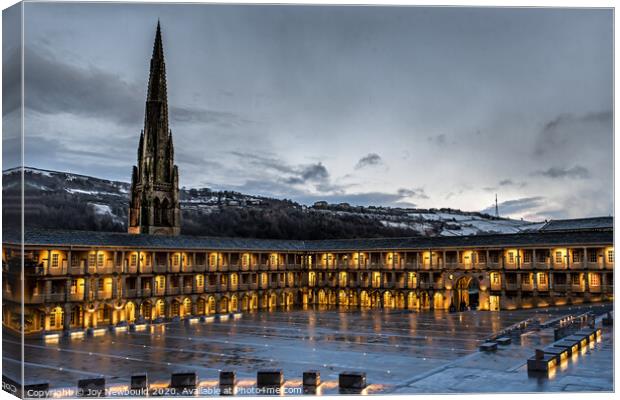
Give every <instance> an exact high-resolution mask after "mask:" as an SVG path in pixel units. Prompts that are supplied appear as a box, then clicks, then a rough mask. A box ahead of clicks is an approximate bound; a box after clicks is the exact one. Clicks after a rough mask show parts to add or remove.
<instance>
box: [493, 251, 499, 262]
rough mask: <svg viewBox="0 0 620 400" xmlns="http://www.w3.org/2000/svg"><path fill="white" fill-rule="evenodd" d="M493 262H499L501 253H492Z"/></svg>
mask: <svg viewBox="0 0 620 400" xmlns="http://www.w3.org/2000/svg"><path fill="white" fill-rule="evenodd" d="M491 262H492V263H498V262H499V254H497V253H491Z"/></svg>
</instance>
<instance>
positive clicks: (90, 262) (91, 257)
mask: <svg viewBox="0 0 620 400" xmlns="http://www.w3.org/2000/svg"><path fill="white" fill-rule="evenodd" d="M96 261H97V260H96V258H95V254H94V253H92V254H89V255H88V266H89V267H94V266H95V262H96Z"/></svg>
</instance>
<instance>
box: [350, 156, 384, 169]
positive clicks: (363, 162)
mask: <svg viewBox="0 0 620 400" xmlns="http://www.w3.org/2000/svg"><path fill="white" fill-rule="evenodd" d="M382 162H383V160H382V159H381V156H380V155H379V154H377V153H369V154H367V155H365V156H364V157H362V158H360V160H359V161H358V162H357V164H356V165H355V169H360V168H364V167H369V166H373V165H379V164H381V163H382Z"/></svg>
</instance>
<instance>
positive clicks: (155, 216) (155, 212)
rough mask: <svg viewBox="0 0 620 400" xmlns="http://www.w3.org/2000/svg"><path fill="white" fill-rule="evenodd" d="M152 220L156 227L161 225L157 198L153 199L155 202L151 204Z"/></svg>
mask: <svg viewBox="0 0 620 400" xmlns="http://www.w3.org/2000/svg"><path fill="white" fill-rule="evenodd" d="M153 219H154V221H153V223H154V224H155V225H156V226H158V225H161V206H160V204H159V199H158V198H155V201H154V202H153Z"/></svg>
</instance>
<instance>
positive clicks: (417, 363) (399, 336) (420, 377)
mask: <svg viewBox="0 0 620 400" xmlns="http://www.w3.org/2000/svg"><path fill="white" fill-rule="evenodd" d="M590 307H594V308H600V307H607V308H609V307H610V305H604V306H600V305H599V306H597V305H594V306H580V307H575V306H573V307H561V308H548V309H530V310H515V311H502V312H488V311H475V312H474V311H470V312H463V313H447V312H412V311H408V310H367V311H360V310H358V309H356V310H350V311H346V310H338V309H323V310H319V309H309V310H289V311H271V312H268V311H261V312H257V313H250V314H244V315H243V316H242V317H241V318H239V319H229V320H227V321H213V322H210V323H196V324H187V323H184V322H171V323H166V324H162V325H159V326H153V327H151V329H150V330H147V331H144V332H122V333H116V334H115V333H112V332H106V334H105V335H103V336H100V337H85V338H83V339H70V338H68V337H62V338H61V339H60V340H59V341H58V342H56V343H45V342H44V341H43V340H42V339H26V341H25V349H24V355H25V363H24V368H25V375H26V383H27V384H34V383H42V382H47V383H49V384H50V388H51V389H59V388H67V389H70V390H73V389H74V388H75V386H76V383H77V381H78V380H79V379H83V378H88V377H98V376H104V377H105V378H106V385H107V386H108V387H110V388H117V389H119V392H122V389H123V388H125V387H127V385H128V383H129V378H130V376H131V375H133V374H136V373H140V372H147V373H148V375H149V381H150V382H151V383H155V384H156V385H157V384H159V385H161V386H163V385H165V384H166V382H169V379H170V374H171V373H172V372H186V371H193V372H196V374H197V375H198V379H199V381H200V386H201V387H203V388H215V387H217V384H218V373H219V371H220V370H235V371H236V372H237V376H238V379H239V380H240V386H241V387H243V386H247V387H251V386H252V385H254V383H255V379H256V371H257V370H259V369H276V368H277V369H282V371H283V372H284V377H285V380H286V384H285V386H286V387H291V388H293V387H301V377H302V373H303V371H307V370H319V371H320V373H321V380H322V381H323V382H325V384H324V385H323V386H322V393H326V394H331V393H337V380H338V374H339V373H340V372H343V371H364V372H366V374H367V379H368V382H369V384H370V387H369V389H368V391H367V392H368V393H380V392H381V393H395V394H396V393H398V394H414V393H453V392H460V393H463V392H536V391H564V390H566V391H577V390H587V391H611V390H613V332H612V329H611V328H606V329H604V331H603V340H602V341H601V342H599V343H598V344H597V345H596V346H595V347H593V348H591V349H589V350H588V351H587V353H586V354H584V355H582V356H580V357H578V358H576V359H572V360H569V361H568V362H567V363H564V364H563V365H561V366H560V367H559V368H557V370H556V372H555V374H554V375H552V376H551V377H546V378H540V377H528V374H527V370H526V367H525V364H526V360H527V358H529V357H531V356H532V355H533V353H534V349H535V348H537V347H540V346H544V345H546V344H548V343H551V342H552V341H553V333H552V331H551V330H550V329H546V330H541V331H539V332H532V333H529V334H527V335H524V336H522V339H521V341H520V343H514V342H513V344H511V345H509V346H504V347H500V349H499V350H498V351H497V352H496V353H493V354H487V353H481V352H479V351H478V346H479V344H480V343H481V342H483V341H484V339H485V338H486V337H488V336H489V335H491V334H493V333H495V332H498V331H500V330H501V329H503V328H506V327H508V326H510V325H513V324H515V323H518V322H520V321H523V320H525V319H527V318H530V317H535V318H539V319H540V320H542V321H543V322H544V321H545V320H547V319H550V318H554V317H557V316H560V315H566V314H569V313H573V314H576V313H579V312H583V311H586V310H589V309H591V308H590ZM19 344H20V340H19V338H18V337H15V336H13V335H11V334H9V333H8V332H7V331H4V335H3V346H4V354H3V371H4V372H3V373H4V374H5V375H7V376H9V377H10V378H12V379H15V380H18V379H16V378H18V377H19V359H20V353H21V349H20V347H19ZM203 393H208V392H203ZM64 394H65V395H67V392H64Z"/></svg>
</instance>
